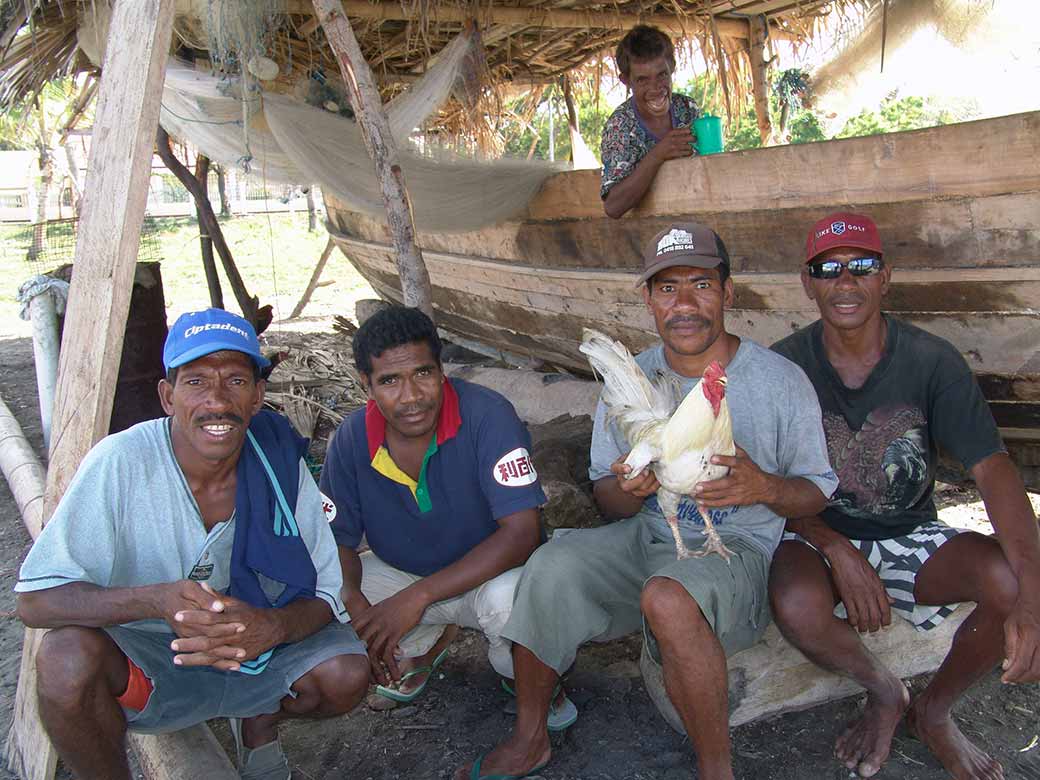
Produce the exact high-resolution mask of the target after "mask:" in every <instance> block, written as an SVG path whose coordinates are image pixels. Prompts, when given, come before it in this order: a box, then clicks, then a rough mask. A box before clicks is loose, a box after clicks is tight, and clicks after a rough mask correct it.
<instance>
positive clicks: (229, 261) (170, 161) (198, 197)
mask: <svg viewBox="0 0 1040 780" xmlns="http://www.w3.org/2000/svg"><path fill="white" fill-rule="evenodd" d="M155 153H156V154H158V155H159V159H160V160H162V161H163V165H165V166H166V167H167V168H169V169H170V173H172V174H173V175H174V176H176V177H177V181H179V182H180V183H181V184H183V185H184V189H186V190H187V191H188V192H190V193H191V197H192V198H193V199H194V200H195V213H196V214H197V215H198V219H199V230H200V231H205V233H206V234H207V235H208V236H209V238H210V239H211V240H212V242H213V248H214V249H216V250H217V255H219V256H220V264H221V265H222V266H223V267H224V274H225V276H227V279H228V284H230V285H231V291H232V292H234V294H235V301H237V302H238V306H239V308H240V309H241V310H242V316H243V317H245V318H246V319H247V320H249V321H250V322H251V323H253V327H255V328H256V332H257V333H259V332H260V331H262V330H263V328H261V327H260V322H259V320H258V318H257V312H258V310H259V308H260V300H259V299H258V298H257V297H256V296H255V295H250V294H249V290H247V289H246V283H245V281H244V280H243V279H242V274H241V273H239V271H238V266H236V265H235V258H233V257H232V256H231V250H230V249H229V248H228V245H227V241H225V240H224V232H223V231H222V230H221V229H220V223H219V222H217V215H216V214H214V213H213V204H212V203H210V202H209V197H208V196H207V195H206V192H205V191H204V190H203V189H202V185H201V184H199V180H198V179H196V178H195V176H194V174H192V172H191V171H189V170H188V169H187V168H186V167H185V165H184V163H182V162H181V161H180V160H178V159H177V155H175V154H174V153H173V148H172V147H171V146H170V136H169V134H168V133H167V132H166V130H164V129H163V128H162V127H159V128H158V129H157V130H156V131H155Z"/></svg>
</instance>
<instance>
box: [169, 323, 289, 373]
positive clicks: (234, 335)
mask: <svg viewBox="0 0 1040 780" xmlns="http://www.w3.org/2000/svg"><path fill="white" fill-rule="evenodd" d="M224 349H229V350H232V351H234V352H243V353H245V354H246V355H249V357H251V358H252V359H253V362H254V363H256V366H257V368H260V369H264V368H267V367H268V366H269V365H271V361H270V360H268V359H267V358H265V357H264V356H263V355H261V354H260V342H259V341H258V340H257V338H256V331H255V330H254V329H253V326H252V325H250V324H249V321H248V320H245V319H243V318H242V317H239V316H238V315H237V314H232V313H231V312H229V311H224V310H223V309H203V310H202V311H190V312H188V313H187V314H182V315H181V316H180V317H178V318H177V321H176V322H175V323H173V327H172V328H170V332H169V334H168V335H167V336H166V344H165V345H164V346H163V366H164V367H165V368H166V370H167V371H169V370H170V369H171V368H177V367H178V366H183V365H184V364H185V363H190V362H191V361H193V360H198V359H199V358H200V357H204V356H206V355H209V354H211V353H213V352H220V351H221V350H224Z"/></svg>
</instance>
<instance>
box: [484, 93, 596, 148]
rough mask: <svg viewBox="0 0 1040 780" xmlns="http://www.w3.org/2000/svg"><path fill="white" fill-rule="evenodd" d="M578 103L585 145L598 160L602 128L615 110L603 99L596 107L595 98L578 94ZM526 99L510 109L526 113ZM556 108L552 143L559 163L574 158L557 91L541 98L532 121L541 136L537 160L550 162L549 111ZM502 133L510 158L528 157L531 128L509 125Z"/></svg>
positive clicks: (563, 107) (532, 138)
mask: <svg viewBox="0 0 1040 780" xmlns="http://www.w3.org/2000/svg"><path fill="white" fill-rule="evenodd" d="M574 97H575V103H576V108H577V110H578V129H579V130H580V131H581V137H582V138H583V139H584V140H585V144H586V145H587V146H588V147H589V149H591V150H592V152H593V153H594V154H595V155H596V159H597V160H598V159H599V141H600V136H602V135H603V127H604V126H605V125H606V123H607V119H608V118H609V117H610V114H611V113H612V112H613V110H614V107H612V106H608V105H607V103H606V101H605V100H603V99H602V97H601V99H600V102H599V104H597V103H596V96H595V95H594V94H591V95H589V94H584V93H582V92H577V91H576V92H575V96H574ZM526 100H527V98H519V99H517V100H514V101H512V102H511V103H509V104H508V106H507V109H508V110H509V111H512V112H513V113H516V114H522V113H524V108H525V101H526ZM550 106H553V110H554V111H555V115H554V118H553V140H554V141H555V144H556V159H557V160H568V159H570V155H571V136H570V131H569V130H568V129H567V107H566V105H565V104H564V102H563V95H562V92H561V90H559V89H556V88H555V87H554V88H553V89H552V90H551V91H550V90H546V92H545V93H544V94H543V95H542V100H541V103H540V104H539V106H538V110H537V111H536V112H535V115H534V117H533V118H532V120H531V126H533V128H534V129H535V130H536V131H537V132H538V143H537V144H536V145H535V151H534V157H535V158H537V159H541V160H548V159H549V110H550ZM503 133H504V135H505V136H506V139H507V141H506V148H505V153H506V155H508V156H510V157H527V153H528V152H529V151H530V149H531V144H532V143H533V142H534V138H535V136H534V132H532V129H531V127H525V128H522V129H521V128H520V126H519V123H517V122H515V121H512V120H510V121H507V122H505V123H504V125H503Z"/></svg>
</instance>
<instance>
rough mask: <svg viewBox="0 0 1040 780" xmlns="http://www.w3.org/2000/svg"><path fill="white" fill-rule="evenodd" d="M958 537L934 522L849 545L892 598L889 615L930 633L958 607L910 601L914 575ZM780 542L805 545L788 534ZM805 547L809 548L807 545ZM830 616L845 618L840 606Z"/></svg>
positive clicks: (912, 598)
mask: <svg viewBox="0 0 1040 780" xmlns="http://www.w3.org/2000/svg"><path fill="white" fill-rule="evenodd" d="M962 533H965V530H964V529H962V528H954V527H952V526H949V525H946V524H945V523H940V522H934V523H925V524H924V525H921V526H918V527H917V528H915V529H914V532H913V533H912V534H907V535H906V536H897V537H895V538H893V539H849V541H850V542H851V543H852V545H853V546H854V547H855V548H856V549H857V550H859V551H860V552H861V553H862V554H863V557H864V558H866V559H867V561H868V562H869V563H870V565H871V566H873V567H874V571H876V572H877V573H878V576H879V577H880V578H881V582H882V583H883V584H884V586H885V590H886V591H888V595H889V596H891V597H892V600H893V603H892V611H893V612H895V613H896V614H897V615H899V616H900V617H901V618H903V619H904V620H906V621H907V622H909V623H910V624H911V625H912V626H913V627H914V628H916V629H917V630H918V631H930V630H931V629H933V628H935V627H936V626H937V625H939V624H940V623H942V622H943V620H945V619H946V617H947V616H948V615H950V614H951V613H952V612H953V611H954V610H955V609H957V607H959V606H960V604H944V605H942V606H938V607H935V606H928V605H924V604H918V603H917V602H916V601H914V583H915V581H916V580H917V573H918V572H919V571H920V570H921V567H922V566H924V564H925V561H927V560H928V559H929V558H930V557H931V556H932V555H933V554H935V551H936V550H938V549H939V548H940V547H941V546H942V545H943V544H944V543H945V542H947V541H949V540H950V539H952V538H953V537H955V536H957V535H958V534H962ZM784 541H785V542H786V541H797V542H802V543H804V544H809V543H808V542H807V541H805V539H803V538H802V537H801V536H799V535H798V534H795V533H791V532H790V531H788V532H786V533H784ZM809 546H810V547H812V545H811V544H810V545H809ZM814 549H815V548H814ZM834 614H835V616H836V617H839V618H842V619H846V618H848V613H847V612H846V611H845V605H844V604H842V603H840V602H839V603H838V605H837V606H836V607H835V608H834Z"/></svg>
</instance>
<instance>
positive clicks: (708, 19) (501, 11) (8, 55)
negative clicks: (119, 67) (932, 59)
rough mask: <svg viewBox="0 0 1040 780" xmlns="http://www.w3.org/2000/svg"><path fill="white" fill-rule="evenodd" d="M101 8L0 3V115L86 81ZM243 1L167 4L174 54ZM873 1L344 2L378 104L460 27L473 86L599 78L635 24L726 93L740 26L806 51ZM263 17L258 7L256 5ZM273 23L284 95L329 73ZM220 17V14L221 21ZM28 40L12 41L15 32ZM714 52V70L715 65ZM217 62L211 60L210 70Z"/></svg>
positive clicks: (312, 26)
mask: <svg viewBox="0 0 1040 780" xmlns="http://www.w3.org/2000/svg"><path fill="white" fill-rule="evenodd" d="M105 1H106V0H79V1H78V2H77V0H0V25H2V26H0V107H2V106H3V105H6V104H9V103H11V102H13V101H17V100H20V99H23V98H24V97H26V96H28V95H32V94H34V93H36V92H38V91H39V89H40V88H41V87H42V85H43V84H44V83H45V82H46V81H48V80H50V79H53V78H55V77H59V76H62V75H68V74H72V73H76V72H82V71H85V70H87V71H89V70H96V66H95V65H93V64H91V63H90V62H89V60H87V58H86V57H85V56H83V54H82V52H81V51H80V50H78V49H77V47H76V26H77V17H78V16H81V15H82V14H86V13H91V12H93V11H94V10H95V9H96V6H97V5H100V4H103V3H105ZM234 2H238V3H245V2H247V0H178V3H177V8H178V16H177V21H176V25H175V36H174V44H175V46H176V47H177V48H178V49H179V50H180V52H181V53H182V54H184V53H185V52H189V53H191V54H192V56H194V57H197V58H203V59H206V58H210V54H211V53H210V52H208V49H209V48H210V43H209V41H210V40H211V35H209V34H208V33H210V32H211V31H210V30H208V29H207V23H210V24H212V18H213V14H214V10H213V9H214V7H217V6H221V4H223V5H222V6H221V7H222V8H224V9H226V8H227V7H228V6H229V5H233V4H234ZM876 2H877V0H701V1H700V2H679V0H672V1H671V2H656V3H647V2H642V1H641V0H632V1H630V2H613V1H606V2H605V1H604V0H548V1H543V2H535V1H534V0H513V1H512V2H498V1H497V0H495V1H494V2H477V3H470V4H463V3H460V2H437V1H436V0H433V1H431V0H411V1H410V0H374V1H373V2H369V0H344V7H345V9H346V11H347V15H348V16H349V17H350V19H351V22H352V24H353V25H354V28H355V32H356V34H357V37H358V40H359V41H360V43H361V47H362V50H363V51H364V53H365V56H366V59H367V60H368V62H369V64H370V65H371V66H372V68H373V70H374V71H375V73H376V76H377V78H378V79H379V82H380V84H381V85H382V87H383V89H384V90H385V91H386V92H387V93H392V92H394V91H395V90H396V89H399V88H400V85H402V84H406V83H409V82H410V81H412V80H414V79H415V78H416V77H417V76H418V75H419V74H421V73H422V72H423V71H424V70H425V68H426V65H427V63H428V62H429V60H430V58H431V57H432V56H434V55H436V53H437V52H439V51H440V50H441V49H442V48H443V47H444V46H445V45H446V44H447V43H448V41H450V40H451V39H452V38H453V37H454V36H455V35H457V34H458V32H459V31H460V30H461V29H462V28H463V26H464V25H465V24H466V23H467V21H468V20H474V21H475V22H476V24H477V25H478V26H479V28H480V29H481V32H482V43H483V47H484V52H485V56H486V65H487V69H486V72H485V75H484V86H485V87H489V88H491V89H492V90H495V89H500V88H502V87H504V86H508V85H515V86H517V87H528V88H529V87H532V86H534V87H536V88H537V86H538V85H545V84H548V83H551V82H553V80H555V79H557V78H558V77H559V76H560V75H562V74H564V73H567V72H568V71H572V70H574V69H578V68H582V67H583V66H584V67H587V66H589V65H590V64H591V65H593V66H594V67H595V66H598V64H599V63H600V62H602V60H603V59H606V60H607V61H609V59H610V58H609V54H610V53H611V52H612V51H613V49H614V47H615V46H616V44H617V42H618V41H619V40H620V39H621V37H622V36H623V35H624V34H625V31H626V30H628V29H630V28H631V27H632V26H634V25H635V24H637V23H650V24H655V25H657V26H659V27H661V28H663V29H665V30H666V31H668V32H669V33H671V34H673V35H674V36H675V37H676V38H685V39H687V40H699V41H700V42H701V43H702V44H703V45H702V46H701V47H700V48H701V51H703V52H704V53H705V60H706V64H707V65H708V66H709V67H712V68H717V69H718V70H719V71H720V72H721V75H722V76H723V77H724V78H726V79H727V80H729V81H731V82H735V81H741V80H743V79H742V77H741V74H742V73H746V67H747V63H746V60H747V38H748V28H749V19H750V18H753V17H761V16H763V15H764V16H765V17H766V18H767V19H768V20H769V25H770V26H769V29H770V34H771V35H772V36H773V37H774V38H782V39H789V40H791V39H793V40H801V41H805V40H808V39H810V38H812V37H813V35H814V34H815V33H816V31H817V30H818V29H819V23H820V21H821V20H823V19H826V18H827V17H828V16H829V15H832V14H834V13H841V12H842V11H844V10H845V9H847V8H849V7H860V8H862V7H867V6H870V5H872V4H875V3H876ZM260 5H263V3H260ZM268 7H269V8H272V7H273V8H275V9H276V11H275V13H273V14H272V15H271V16H270V17H269V18H268V20H267V22H268V28H267V34H266V35H265V40H264V42H263V45H264V47H265V48H266V51H267V55H268V56H269V57H271V58H272V59H274V60H276V61H277V62H278V63H279V65H280V66H281V74H280V76H279V79H278V81H280V82H283V84H284V85H285V86H286V87H288V86H289V85H290V84H291V83H292V82H293V81H294V80H296V79H298V78H299V76H300V75H301V74H304V73H308V72H313V70H314V69H315V68H321V69H323V70H324V71H326V72H329V73H336V72H337V70H338V69H337V67H336V63H335V61H334V60H333V59H332V54H331V52H330V50H329V47H328V46H327V45H326V42H325V38H324V34H323V32H322V29H321V27H320V25H319V24H318V21H317V18H316V17H315V15H314V13H313V8H312V6H311V3H310V2H309V0H268ZM221 12H223V11H221ZM26 26H28V29H29V30H31V32H32V34H31V35H28V34H26V33H25V32H24V29H23V34H21V35H18V36H17V37H16V36H15V32H16V31H18V30H19V29H20V28H26ZM720 52H721V54H722V57H721V60H720V58H719V56H718V54H719V53H720ZM218 59H219V58H218Z"/></svg>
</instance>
